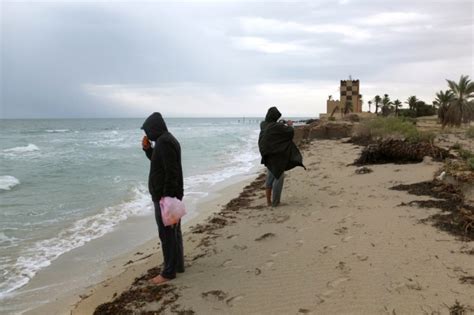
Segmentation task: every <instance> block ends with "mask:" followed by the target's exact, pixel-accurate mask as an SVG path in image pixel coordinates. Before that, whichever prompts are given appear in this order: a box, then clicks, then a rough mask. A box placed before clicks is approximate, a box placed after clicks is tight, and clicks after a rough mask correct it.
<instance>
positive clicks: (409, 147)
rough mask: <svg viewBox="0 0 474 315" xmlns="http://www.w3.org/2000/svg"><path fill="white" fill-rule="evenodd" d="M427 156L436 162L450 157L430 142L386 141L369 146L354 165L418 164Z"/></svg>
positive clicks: (446, 151)
mask: <svg viewBox="0 0 474 315" xmlns="http://www.w3.org/2000/svg"><path fill="white" fill-rule="evenodd" d="M425 156H430V157H432V158H433V159H434V160H444V159H445V158H447V157H450V156H451V155H450V154H449V151H448V150H446V149H443V148H440V147H437V146H435V145H433V144H431V143H428V142H418V143H413V142H409V141H407V140H400V139H385V140H381V141H379V142H378V143H375V144H369V145H368V146H367V147H366V148H365V149H364V150H363V151H362V153H361V155H360V157H359V158H358V159H357V160H356V161H355V162H354V165H367V164H384V163H417V162H421V161H423V158H424V157H425Z"/></svg>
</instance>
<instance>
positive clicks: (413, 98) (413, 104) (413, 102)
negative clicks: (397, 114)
mask: <svg viewBox="0 0 474 315" xmlns="http://www.w3.org/2000/svg"><path fill="white" fill-rule="evenodd" d="M417 102H418V99H417V98H416V96H415V95H412V96H410V97H409V98H408V99H407V101H406V102H405V104H408V108H409V109H410V110H413V111H416V103H417Z"/></svg>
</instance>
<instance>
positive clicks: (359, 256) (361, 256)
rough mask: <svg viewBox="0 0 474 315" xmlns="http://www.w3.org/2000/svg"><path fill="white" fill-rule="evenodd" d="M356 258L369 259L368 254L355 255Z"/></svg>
mask: <svg viewBox="0 0 474 315" xmlns="http://www.w3.org/2000/svg"><path fill="white" fill-rule="evenodd" d="M356 257H357V259H359V260H360V261H366V260H368V259H369V256H366V255H359V254H358V255H356Z"/></svg>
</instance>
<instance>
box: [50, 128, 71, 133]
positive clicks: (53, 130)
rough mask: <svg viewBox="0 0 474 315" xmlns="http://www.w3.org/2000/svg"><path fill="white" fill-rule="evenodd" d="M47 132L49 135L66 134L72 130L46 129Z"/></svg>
mask: <svg viewBox="0 0 474 315" xmlns="http://www.w3.org/2000/svg"><path fill="white" fill-rule="evenodd" d="M45 131H46V132H47V133H65V132H69V131H71V130H69V129H46V130H45Z"/></svg>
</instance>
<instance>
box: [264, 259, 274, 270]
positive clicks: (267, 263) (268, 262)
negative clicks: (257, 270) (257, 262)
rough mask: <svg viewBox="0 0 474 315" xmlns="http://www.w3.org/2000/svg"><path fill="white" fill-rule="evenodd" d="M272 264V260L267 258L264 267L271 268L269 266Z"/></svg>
mask: <svg viewBox="0 0 474 315" xmlns="http://www.w3.org/2000/svg"><path fill="white" fill-rule="evenodd" d="M273 264H274V262H273V260H269V261H267V262H266V263H265V267H267V268H271V267H273Z"/></svg>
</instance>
